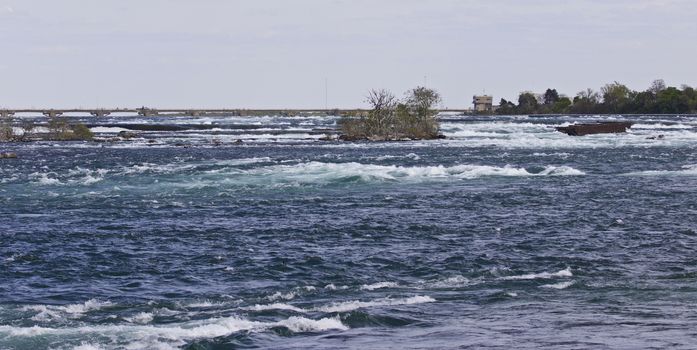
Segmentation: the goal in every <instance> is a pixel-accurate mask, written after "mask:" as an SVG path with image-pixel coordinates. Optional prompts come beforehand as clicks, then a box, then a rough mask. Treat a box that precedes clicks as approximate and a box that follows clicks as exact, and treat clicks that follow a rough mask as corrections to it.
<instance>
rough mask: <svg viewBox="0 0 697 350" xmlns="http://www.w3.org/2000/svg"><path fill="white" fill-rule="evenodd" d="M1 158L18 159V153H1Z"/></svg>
mask: <svg viewBox="0 0 697 350" xmlns="http://www.w3.org/2000/svg"><path fill="white" fill-rule="evenodd" d="M0 158H5V159H9V158H17V153H13V152H5V153H0Z"/></svg>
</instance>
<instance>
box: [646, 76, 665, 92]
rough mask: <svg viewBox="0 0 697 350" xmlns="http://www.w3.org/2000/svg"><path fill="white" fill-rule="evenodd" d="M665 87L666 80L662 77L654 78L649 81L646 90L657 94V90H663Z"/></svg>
mask: <svg viewBox="0 0 697 350" xmlns="http://www.w3.org/2000/svg"><path fill="white" fill-rule="evenodd" d="M665 89H666V82H665V81H663V79H656V80H654V81H653V82H652V83H651V86H650V87H649V89H648V90H647V91H649V92H651V93H653V94H654V95H658V93H659V92H661V91H663V90H665Z"/></svg>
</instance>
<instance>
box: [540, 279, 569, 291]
mask: <svg viewBox="0 0 697 350" xmlns="http://www.w3.org/2000/svg"><path fill="white" fill-rule="evenodd" d="M574 283H576V282H574V281H566V282H559V283H554V284H545V285H542V286H540V287H541V288H552V289H566V288H569V287H571V286H573V285H574Z"/></svg>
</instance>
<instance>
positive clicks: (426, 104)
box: [339, 87, 441, 141]
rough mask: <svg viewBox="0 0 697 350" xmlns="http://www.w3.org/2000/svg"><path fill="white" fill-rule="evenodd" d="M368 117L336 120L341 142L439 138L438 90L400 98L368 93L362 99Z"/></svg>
mask: <svg viewBox="0 0 697 350" xmlns="http://www.w3.org/2000/svg"><path fill="white" fill-rule="evenodd" d="M365 102H366V103H368V104H369V105H370V106H371V109H370V110H369V111H368V112H367V114H362V115H358V116H346V117H343V118H342V119H341V120H340V121H339V126H340V131H341V136H340V139H342V140H347V141H355V140H370V141H395V140H416V139H418V140H424V139H435V138H438V137H439V135H438V128H439V125H438V120H436V115H437V114H438V111H437V110H435V109H434V108H435V107H436V106H437V105H438V104H440V102H441V98H440V95H439V94H438V92H437V91H435V90H433V89H428V88H425V87H417V88H415V89H412V90H409V91H408V92H407V93H406V94H405V97H404V98H403V99H401V100H400V99H398V98H397V97H395V95H394V94H393V93H392V92H390V91H388V90H384V89H380V90H371V91H370V92H369V93H368V96H367V97H366V100H365Z"/></svg>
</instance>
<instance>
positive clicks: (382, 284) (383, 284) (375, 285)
mask: <svg viewBox="0 0 697 350" xmlns="http://www.w3.org/2000/svg"><path fill="white" fill-rule="evenodd" d="M397 287H399V284H397V283H395V282H378V283H373V284H364V285H362V286H361V289H362V290H376V289H382V288H397Z"/></svg>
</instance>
